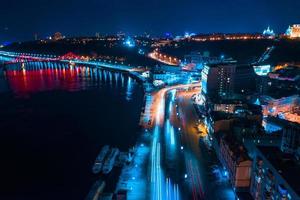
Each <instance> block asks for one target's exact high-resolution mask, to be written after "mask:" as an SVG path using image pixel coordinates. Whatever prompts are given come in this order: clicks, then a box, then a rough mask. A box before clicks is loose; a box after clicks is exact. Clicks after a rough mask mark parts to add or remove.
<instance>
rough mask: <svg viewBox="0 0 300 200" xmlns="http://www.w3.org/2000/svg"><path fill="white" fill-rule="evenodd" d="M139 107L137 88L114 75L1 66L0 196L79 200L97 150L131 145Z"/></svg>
mask: <svg viewBox="0 0 300 200" xmlns="http://www.w3.org/2000/svg"><path fill="white" fill-rule="evenodd" d="M0 68H1V67H0ZM142 104H143V90H142V87H141V86H140V85H139V84H138V83H137V82H136V81H135V80H134V79H133V78H130V77H128V76H127V75H126V74H122V73H120V72H110V71H105V70H100V69H97V70H94V69H90V68H87V67H84V66H77V67H69V66H68V65H66V64H58V63H48V64H46V63H35V64H33V63H32V64H27V65H25V69H21V65H11V66H8V67H7V69H6V70H3V69H0V159H1V162H0V199H22V200H23V199H30V200H31V199H84V198H85V197H86V195H87V194H88V192H89V189H90V187H91V186H92V184H93V183H94V182H95V180H97V179H98V177H97V176H96V175H93V174H92V172H91V171H92V170H91V168H92V166H93V164H94V160H95V158H96V156H97V154H98V153H99V151H100V150H101V147H102V146H103V145H104V144H110V145H112V146H116V147H119V148H120V149H121V150H127V149H128V148H129V147H131V146H133V145H134V144H135V142H136V139H137V136H138V134H139V126H138V124H139V116H140V112H141V107H142ZM112 174H113V173H112ZM113 179H115V177H114V175H112V179H111V180H113Z"/></svg>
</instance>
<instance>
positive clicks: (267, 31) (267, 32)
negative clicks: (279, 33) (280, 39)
mask: <svg viewBox="0 0 300 200" xmlns="http://www.w3.org/2000/svg"><path fill="white" fill-rule="evenodd" d="M263 35H264V36H267V37H274V36H275V32H274V30H272V29H271V28H270V26H268V28H267V29H265V30H264V31H263Z"/></svg>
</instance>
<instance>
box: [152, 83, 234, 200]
mask: <svg viewBox="0 0 300 200" xmlns="http://www.w3.org/2000/svg"><path fill="white" fill-rule="evenodd" d="M196 86H198V89H195V88H194V87H196ZM187 88H190V90H188V91H186V89H187ZM197 92H199V83H198V84H194V85H192V84H191V85H178V86H172V87H168V88H164V89H162V90H160V91H158V92H157V93H155V94H153V99H154V100H153V104H152V117H153V118H154V120H153V128H152V137H153V138H152V139H153V140H152V144H151V152H150V157H151V158H150V166H149V172H150V173H149V176H150V177H149V181H150V185H151V189H150V190H151V195H150V199H155V200H165V199H166V200H167V199H170V200H171V199H174V200H179V199H193V200H204V199H208V200H210V199H213V200H218V199H220V200H221V199H224V200H230V199H234V194H233V191H232V190H231V188H230V186H229V184H228V181H223V182H220V181H218V180H217V179H216V178H215V177H214V176H211V169H210V167H209V166H210V165H214V164H218V162H217V159H216V157H215V155H213V154H212V153H210V152H209V151H208V149H207V148H206V146H205V145H204V144H203V143H202V142H199V141H201V139H200V136H199V135H197V129H196V128H195V126H196V122H198V121H199V120H198V116H197V114H196V111H195V110H194V106H193V103H192V101H191V96H192V95H193V94H195V93H197Z"/></svg>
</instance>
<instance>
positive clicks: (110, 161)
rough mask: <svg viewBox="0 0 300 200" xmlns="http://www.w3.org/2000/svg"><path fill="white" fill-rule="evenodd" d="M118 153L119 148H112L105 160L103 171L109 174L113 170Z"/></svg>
mask: <svg viewBox="0 0 300 200" xmlns="http://www.w3.org/2000/svg"><path fill="white" fill-rule="evenodd" d="M118 155H119V149H118V148H112V149H111V151H110V153H109V154H108V156H107V158H106V160H105V162H104V165H103V168H102V172H103V173H104V174H108V173H109V172H110V171H111V170H112V168H113V167H114V164H115V160H116V157H117V156H118Z"/></svg>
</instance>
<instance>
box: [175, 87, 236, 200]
mask: <svg viewBox="0 0 300 200" xmlns="http://www.w3.org/2000/svg"><path fill="white" fill-rule="evenodd" d="M198 92H199V89H198V90H197V89H195V90H192V91H179V92H178V93H177V98H176V105H177V107H178V110H177V112H178V113H179V115H178V120H177V121H176V124H177V126H180V127H181V132H182V137H181V142H182V145H183V147H184V154H185V158H184V159H185V163H186V168H187V177H188V180H189V182H190V184H189V185H190V190H191V193H192V195H190V196H191V198H190V199H208V200H231V199H235V196H234V192H233V190H232V188H231V187H230V185H229V182H228V180H222V181H220V180H218V178H217V177H215V176H214V175H213V174H212V169H211V168H210V166H213V165H216V164H217V165H219V163H218V160H217V158H216V156H215V154H214V153H213V152H211V151H209V150H208V148H207V146H206V145H205V144H204V142H203V138H202V137H200V135H199V134H198V133H197V132H198V131H197V129H196V128H195V127H196V124H197V122H200V123H202V122H201V121H200V120H199V118H198V115H197V113H196V110H195V107H194V105H193V102H192V100H191V97H192V95H193V94H195V93H198ZM195 197H196V198H195Z"/></svg>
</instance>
